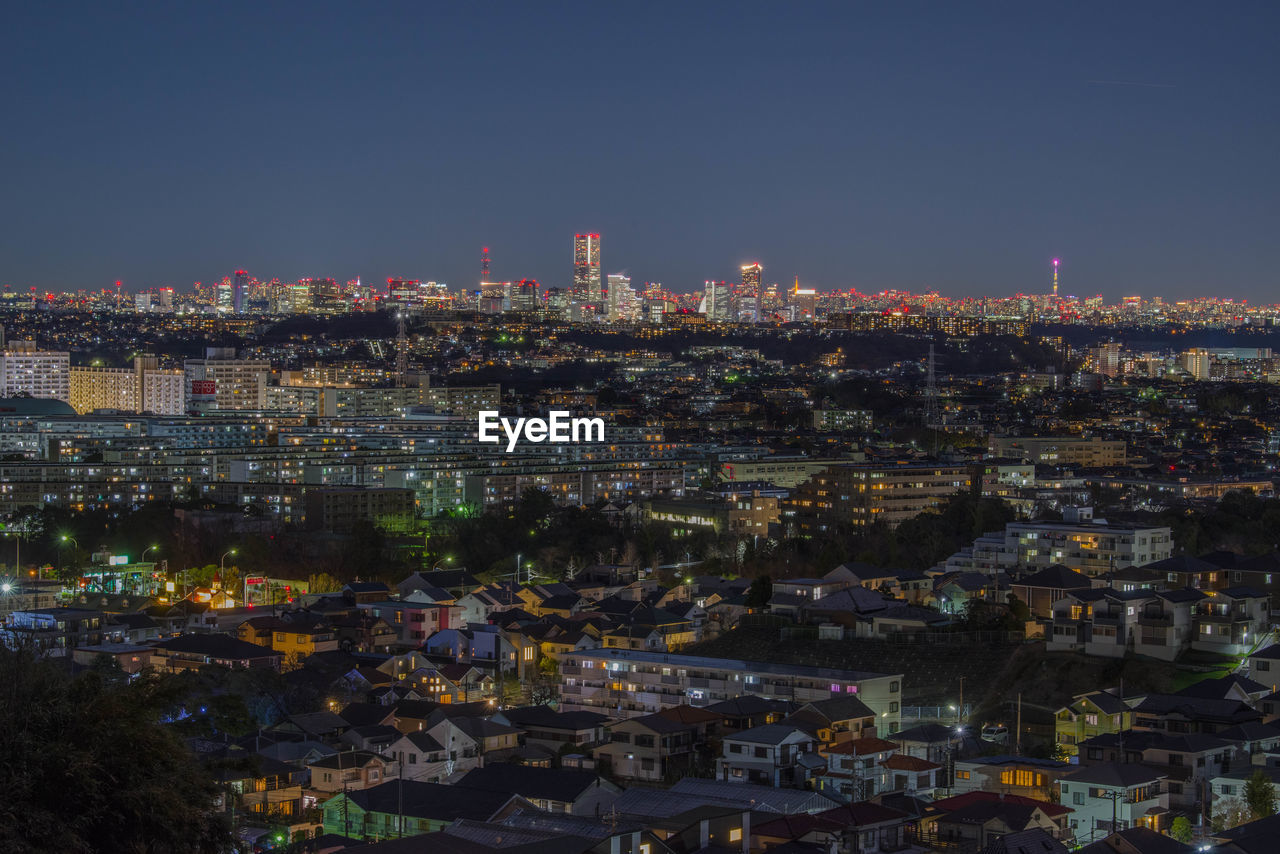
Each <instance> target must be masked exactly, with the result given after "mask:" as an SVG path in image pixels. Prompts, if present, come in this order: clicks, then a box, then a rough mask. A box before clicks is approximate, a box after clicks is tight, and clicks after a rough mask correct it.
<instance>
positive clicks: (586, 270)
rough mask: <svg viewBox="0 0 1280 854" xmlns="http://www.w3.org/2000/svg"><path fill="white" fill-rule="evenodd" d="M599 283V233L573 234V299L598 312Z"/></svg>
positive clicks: (599, 304) (599, 305)
mask: <svg viewBox="0 0 1280 854" xmlns="http://www.w3.org/2000/svg"><path fill="white" fill-rule="evenodd" d="M600 284H601V283H600V235H598V234H575V235H574V237H573V298H574V300H575V301H576V302H579V303H585V304H587V305H589V306H591V308H592V310H593V311H594V312H599V311H600V309H601V308H602V306H601V303H600V295H601V294H600V292H601V287H600Z"/></svg>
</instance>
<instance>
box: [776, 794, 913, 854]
mask: <svg viewBox="0 0 1280 854" xmlns="http://www.w3.org/2000/svg"><path fill="white" fill-rule="evenodd" d="M907 819H908V816H907V814H906V813H904V812H902V811H901V810H896V809H893V808H892V807H887V806H883V805H881V804H878V803H874V802H872V801H858V802H854V803H850V804H844V805H842V806H839V807H836V808H834V809H830V810H824V811H823V812H819V813H801V814H798V815H784V816H781V817H780V818H771V819H768V820H764V821H759V822H757V823H756V824H755V825H754V826H753V829H752V834H751V836H752V841H753V850H754V849H755V848H757V847H764V848H767V850H769V851H783V850H785V849H784V847H783V846H785V845H786V844H788V843H809V844H812V845H815V846H818V850H820V851H831V850H835V851H858V852H863V854H879V852H890V851H900V850H902V849H903V847H904V846H905V845H906V843H907V834H906V825H907Z"/></svg>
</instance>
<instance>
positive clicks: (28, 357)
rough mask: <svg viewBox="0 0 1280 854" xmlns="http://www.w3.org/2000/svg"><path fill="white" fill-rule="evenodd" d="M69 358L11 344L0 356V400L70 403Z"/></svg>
mask: <svg viewBox="0 0 1280 854" xmlns="http://www.w3.org/2000/svg"><path fill="white" fill-rule="evenodd" d="M70 371H71V354H70V353H63V352H54V351H51V350H37V349H36V342H34V341H10V342H9V343H8V344H7V345H6V346H5V350H4V353H3V355H0V397H14V396H15V395H29V396H31V397H43V398H51V399H53V400H61V401H65V402H67V403H70V402H71V378H70Z"/></svg>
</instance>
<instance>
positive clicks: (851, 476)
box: [783, 462, 975, 536]
mask: <svg viewBox="0 0 1280 854" xmlns="http://www.w3.org/2000/svg"><path fill="white" fill-rule="evenodd" d="M973 477H975V473H974V471H973V470H972V469H970V468H969V467H968V466H963V465H943V464H941V463H915V462H910V463H906V462H904V463H888V464H885V463H854V464H849V465H836V466H830V467H829V468H827V469H826V470H824V471H822V472H820V473H818V474H815V475H814V476H813V477H811V478H809V480H807V481H805V482H804V483H802V484H801V485H800V486H799V487H798V488H797V489H796V491H795V492H794V493H793V494H792V495H791V496H790V497H789V498H788V499H786V500H785V501H784V502H783V514H784V517H790V518H789V520H787V519H785V518H784V521H790V522H791V523H792V524H794V527H795V529H796V530H797V531H798V532H799V533H801V534H804V535H807V536H815V535H821V534H822V533H824V532H826V531H829V530H831V529H832V528H834V527H837V526H841V525H853V526H855V527H860V526H864V525H872V524H876V523H880V524H885V525H889V526H896V525H898V524H900V523H901V522H903V521H905V520H907V519H910V518H912V517H913V516H917V515H919V514H920V513H923V512H925V511H926V510H933V509H935V508H938V507H941V506H942V505H943V504H945V503H946V502H947V500H948V499H949V498H951V496H953V495H955V494H956V493H957V492H963V491H966V490H968V489H969V488H970V486H971V484H972V482H973Z"/></svg>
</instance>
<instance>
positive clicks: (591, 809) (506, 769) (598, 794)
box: [454, 763, 622, 816]
mask: <svg viewBox="0 0 1280 854" xmlns="http://www.w3.org/2000/svg"><path fill="white" fill-rule="evenodd" d="M454 785H456V786H461V787H464V788H471V789H478V790H481V791H485V792H491V793H495V794H508V795H519V796H521V797H522V798H524V799H525V800H527V801H529V802H530V803H531V804H533V805H534V806H535V807H537V808H538V809H540V810H543V811H545V812H550V813H569V814H571V815H580V816H601V815H604V814H605V813H607V812H609V808H610V806H611V805H612V804H613V802H614V801H615V800H616V799H617V797H618V795H619V794H620V793H621V792H622V789H621V788H619V787H618V786H617V785H615V784H614V783H611V782H609V781H608V780H606V779H604V778H603V777H600V776H599V775H598V774H596V773H595V772H592V771H584V770H580V769H574V768H538V767H534V766H530V765H510V764H505V763H495V764H492V765H486V766H484V767H483V768H473V769H472V770H470V771H468V772H467V773H466V774H465V775H464V776H463V777H462V778H461V779H460V780H458V781H457V782H456V783H455V784H454Z"/></svg>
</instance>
